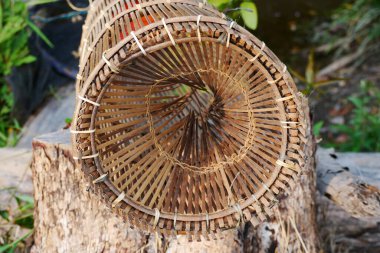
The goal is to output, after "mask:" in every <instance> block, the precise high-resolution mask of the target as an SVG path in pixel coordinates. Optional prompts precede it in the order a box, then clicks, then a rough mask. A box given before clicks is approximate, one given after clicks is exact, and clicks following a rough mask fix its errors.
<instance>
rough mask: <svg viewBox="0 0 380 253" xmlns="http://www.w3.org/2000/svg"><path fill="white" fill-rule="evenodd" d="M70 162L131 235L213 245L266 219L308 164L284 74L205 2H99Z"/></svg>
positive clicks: (91, 19)
mask: <svg viewBox="0 0 380 253" xmlns="http://www.w3.org/2000/svg"><path fill="white" fill-rule="evenodd" d="M80 50H81V59H80V70H79V74H78V79H77V84H76V87H77V106H76V110H75V115H74V118H73V123H72V133H73V135H72V141H73V147H74V150H75V152H76V158H77V159H78V160H79V161H80V163H81V164H82V170H83V171H84V173H85V175H86V176H87V178H88V181H89V184H90V185H91V188H92V190H93V191H94V192H95V193H96V194H98V195H99V196H101V197H102V199H104V200H105V202H106V203H108V205H109V206H110V208H111V209H112V210H113V211H114V212H115V213H117V214H119V215H121V216H122V217H123V218H124V219H125V220H126V221H127V222H128V223H129V224H131V225H132V226H137V227H140V228H142V229H144V230H148V231H156V232H160V233H164V234H166V235H176V234H183V233H186V234H188V235H189V236H190V237H192V238H197V239H199V238H201V236H202V237H204V238H206V239H208V238H213V237H214V235H215V233H217V232H219V231H221V230H224V229H228V228H234V227H236V226H237V225H239V224H241V223H242V222H244V221H248V220H249V221H251V222H253V223H254V224H259V223H260V222H262V221H264V220H265V219H267V218H268V217H269V216H270V215H271V213H272V211H271V208H272V207H273V205H274V204H275V203H276V202H277V201H278V199H279V196H280V195H281V194H283V193H284V192H286V191H288V190H289V189H291V188H292V187H293V186H294V182H295V180H296V179H297V176H298V175H299V173H300V172H301V170H302V168H303V166H304V161H305V159H306V157H305V155H304V153H303V152H302V151H303V150H304V145H305V141H306V136H305V126H306V125H305V115H304V114H303V112H302V110H301V105H300V100H299V94H298V92H297V89H296V87H295V85H294V82H293V80H292V78H291V77H290V75H289V73H288V72H287V71H286V67H285V65H284V64H282V63H281V62H280V61H279V59H278V58H277V57H276V56H275V55H274V54H273V53H272V52H271V51H270V50H269V49H268V48H267V47H266V46H265V44H264V43H263V42H261V41H259V40H258V39H257V38H256V37H254V36H253V35H252V34H250V33H249V32H247V31H246V30H245V29H243V28H242V27H241V26H239V25H238V24H236V23H234V22H232V21H231V20H228V19H226V17H225V16H224V15H223V14H221V13H219V12H218V11H217V10H215V9H214V8H213V7H211V6H210V5H209V4H207V3H205V2H204V1H196V0H181V1H179V0H161V1H141V0H140V1H139V2H138V1H129V0H117V1H116V0H112V1H111V0H106V1H104V0H95V1H93V2H92V3H91V4H90V10H89V13H88V17H87V19H86V23H85V25H84V30H83V37H82V41H81V48H80Z"/></svg>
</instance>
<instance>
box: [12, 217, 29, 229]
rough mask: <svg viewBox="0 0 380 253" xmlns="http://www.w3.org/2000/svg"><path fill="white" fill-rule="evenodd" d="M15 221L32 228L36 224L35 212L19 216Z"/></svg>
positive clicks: (21, 225) (24, 226)
mask: <svg viewBox="0 0 380 253" xmlns="http://www.w3.org/2000/svg"><path fill="white" fill-rule="evenodd" d="M14 223H15V224H17V225H19V226H20V227H23V228H29V229H32V228H33V225H34V218H33V213H29V214H26V215H23V216H21V217H17V218H16V219H15V220H14Z"/></svg>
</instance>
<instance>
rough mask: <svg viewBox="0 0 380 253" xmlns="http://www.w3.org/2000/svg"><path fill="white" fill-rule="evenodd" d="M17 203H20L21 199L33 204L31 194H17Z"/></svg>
mask: <svg viewBox="0 0 380 253" xmlns="http://www.w3.org/2000/svg"><path fill="white" fill-rule="evenodd" d="M15 198H16V200H17V203H20V202H21V201H23V202H25V203H28V204H33V203H34V200H33V197H32V196H29V195H17V196H15Z"/></svg>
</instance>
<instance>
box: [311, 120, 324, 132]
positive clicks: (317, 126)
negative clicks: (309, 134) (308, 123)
mask: <svg viewBox="0 0 380 253" xmlns="http://www.w3.org/2000/svg"><path fill="white" fill-rule="evenodd" d="M323 124H324V122H323V121H322V120H321V121H318V122H317V123H315V124H314V127H313V133H314V136H319V135H320V134H321V129H322V127H323Z"/></svg>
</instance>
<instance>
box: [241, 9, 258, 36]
mask: <svg viewBox="0 0 380 253" xmlns="http://www.w3.org/2000/svg"><path fill="white" fill-rule="evenodd" d="M240 8H241V10H240V13H241V16H242V18H243V21H244V24H245V25H246V26H247V27H248V28H249V29H251V30H256V28H257V23H258V22H259V20H258V19H259V16H258V13H257V8H256V5H255V4H254V3H253V2H242V3H241V4H240Z"/></svg>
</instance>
